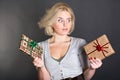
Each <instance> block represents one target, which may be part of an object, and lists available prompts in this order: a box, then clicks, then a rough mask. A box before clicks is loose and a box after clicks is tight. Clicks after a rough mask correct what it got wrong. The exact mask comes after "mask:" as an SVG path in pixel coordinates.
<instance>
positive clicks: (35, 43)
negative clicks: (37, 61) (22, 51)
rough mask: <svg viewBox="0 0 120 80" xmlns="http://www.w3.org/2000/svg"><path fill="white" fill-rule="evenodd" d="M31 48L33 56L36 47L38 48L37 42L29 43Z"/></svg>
mask: <svg viewBox="0 0 120 80" xmlns="http://www.w3.org/2000/svg"><path fill="white" fill-rule="evenodd" d="M29 46H30V47H31V50H30V55H32V50H33V48H34V47H36V46H37V42H35V41H31V42H29Z"/></svg>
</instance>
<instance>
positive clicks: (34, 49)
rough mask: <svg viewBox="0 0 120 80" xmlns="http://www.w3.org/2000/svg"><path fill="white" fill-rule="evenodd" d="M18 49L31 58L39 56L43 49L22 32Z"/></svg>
mask: <svg viewBox="0 0 120 80" xmlns="http://www.w3.org/2000/svg"><path fill="white" fill-rule="evenodd" d="M19 49H20V50H21V51H23V52H24V53H26V54H28V55H30V56H31V57H32V58H35V57H41V54H42V51H43V49H42V47H40V46H39V45H38V44H37V42H35V41H33V40H32V39H30V38H29V37H27V36H26V35H24V34H22V38H21V41H20V47H19Z"/></svg>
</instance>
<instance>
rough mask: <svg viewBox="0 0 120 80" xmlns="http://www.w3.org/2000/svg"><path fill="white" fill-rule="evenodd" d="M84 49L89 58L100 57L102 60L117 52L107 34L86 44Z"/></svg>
mask: <svg viewBox="0 0 120 80" xmlns="http://www.w3.org/2000/svg"><path fill="white" fill-rule="evenodd" d="M84 50H85V52H86V54H87V55H88V57H89V58H99V59H101V60H103V59H105V58H106V57H108V56H110V55H112V54H114V53H115V51H114V49H113V48H112V46H111V44H110V41H109V40H108V37H107V35H106V34H103V35H102V36H100V37H99V38H97V39H96V40H93V41H91V42H90V43H88V44H87V45H85V46H84Z"/></svg>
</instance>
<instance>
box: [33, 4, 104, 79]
mask: <svg viewBox="0 0 120 80" xmlns="http://www.w3.org/2000/svg"><path fill="white" fill-rule="evenodd" d="M74 22H75V16H74V13H73V11H72V9H71V8H70V6H69V5H67V4H66V3H57V4H55V5H54V6H53V7H51V8H50V9H49V10H48V11H47V13H46V15H45V16H44V17H43V18H42V19H41V21H40V22H39V24H40V27H43V28H45V32H46V34H47V35H49V36H51V38H49V39H47V40H45V41H42V42H40V43H39V45H40V46H42V47H43V54H42V58H35V59H34V61H33V64H34V65H35V66H36V67H38V76H39V79H40V80H90V79H91V78H92V77H93V75H94V73H95V70H96V69H97V68H99V67H101V65H102V61H101V60H100V59H97V58H90V59H89V60H88V59H87V58H86V57H87V56H86V55H85V54H84V50H83V46H84V45H85V44H86V41H85V40H84V39H82V38H75V37H71V36H69V35H70V33H71V32H72V31H73V29H74ZM86 64H87V65H86Z"/></svg>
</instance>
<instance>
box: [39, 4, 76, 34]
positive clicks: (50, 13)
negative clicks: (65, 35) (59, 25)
mask: <svg viewBox="0 0 120 80" xmlns="http://www.w3.org/2000/svg"><path fill="white" fill-rule="evenodd" d="M59 11H67V12H68V13H70V15H71V20H72V25H71V29H70V32H69V34H70V33H71V32H72V31H73V30H74V23H75V15H74V12H73V10H72V9H71V7H70V6H69V5H68V4H66V3H62V2H59V3H56V4H55V5H54V6H53V7H51V8H50V9H49V10H47V11H46V14H45V15H44V16H43V17H42V19H41V20H40V21H39V22H38V24H39V27H40V28H45V33H46V34H47V35H49V36H52V35H53V33H54V30H53V27H52V25H53V23H54V22H55V19H56V14H57V13H58V12H59Z"/></svg>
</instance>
